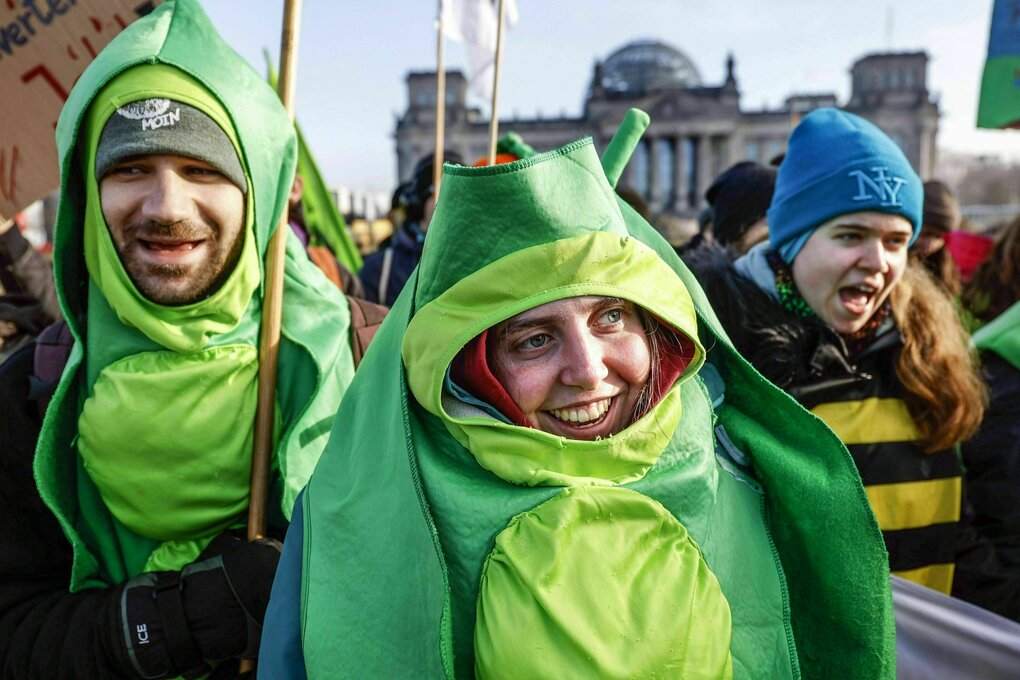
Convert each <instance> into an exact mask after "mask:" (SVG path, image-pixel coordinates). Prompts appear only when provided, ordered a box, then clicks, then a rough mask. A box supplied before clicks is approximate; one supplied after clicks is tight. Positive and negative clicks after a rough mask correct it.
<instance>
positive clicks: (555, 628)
mask: <svg viewBox="0 0 1020 680" xmlns="http://www.w3.org/2000/svg"><path fill="white" fill-rule="evenodd" d="M679 389H680V390H681V392H682V396H683V406H684V409H683V419H682V421H681V424H680V427H679V428H678V429H677V431H676V433H675V434H674V436H673V439H672V441H671V443H670V445H669V446H668V447H667V448H666V450H665V451H664V452H663V454H662V455H661V456H660V458H659V460H658V461H657V462H656V464H655V465H654V466H653V467H652V468H651V469H650V470H649V471H648V473H647V474H646V475H645V476H644V477H643V478H642V479H640V480H638V481H636V482H631V483H628V484H624V485H611V484H607V485H604V486H602V485H584V486H567V487H560V486H540V487H522V486H519V485H516V484H510V483H507V482H506V481H504V480H502V479H500V478H499V477H497V476H495V475H493V474H490V473H487V472H486V471H484V470H481V469H480V468H479V467H478V464H477V462H476V461H475V460H474V459H473V456H471V454H470V453H469V452H468V451H466V450H465V449H463V448H461V447H457V446H449V447H446V448H444V449H442V450H437V449H435V447H431V446H428V445H423V446H416V450H417V451H418V452H419V454H420V459H419V465H420V470H421V474H422V480H423V483H424V485H425V492H426V495H427V496H428V498H429V502H430V505H431V509H432V513H433V517H434V518H435V521H436V528H437V530H438V534H439V536H440V540H441V542H442V546H443V552H444V556H445V558H446V562H447V568H448V570H449V576H450V588H451V599H452V602H451V607H452V612H451V613H452V628H453V630H452V632H453V645H454V660H455V668H456V674H457V676H458V677H472V676H477V677H480V678H496V677H513V678H542V677H550V674H554V675H555V676H556V677H600V678H648V677H660V678H667V677H684V678H729V677H736V678H741V677H770V678H784V677H797V676H798V674H799V673H798V671H797V667H796V660H795V657H794V656H793V655H792V650H793V649H794V643H793V638H792V634H791V632H790V628H789V613H788V605H787V597H786V588H785V583H784V580H783V577H782V573H781V569H780V567H779V564H778V560H777V558H776V556H775V552H774V548H773V546H772V542H771V540H770V538H769V536H768V532H767V529H766V527H765V522H764V515H763V511H762V507H763V505H762V498H761V496H760V487H759V486H758V485H757V484H756V483H755V482H754V481H753V480H751V479H749V478H747V477H745V476H743V474H742V473H741V472H740V471H739V470H738V469H737V468H736V466H734V465H733V464H732V463H726V465H725V467H724V465H723V464H721V463H720V461H719V460H717V457H716V453H715V451H714V449H713V444H712V442H713V440H714V438H713V434H712V411H711V406H710V403H709V401H708V398H707V396H706V394H705V391H704V388H703V387H702V386H701V383H700V381H697V380H692V381H687V382H686V383H684V385H682V386H680V388H679ZM415 415H416V416H417V419H418V420H419V422H420V425H421V428H414V430H415V431H416V432H421V433H422V434H421V436H423V437H428V438H429V439H430V441H432V442H436V441H443V440H444V438H443V437H441V436H439V435H440V434H441V432H442V431H444V430H445V428H444V427H443V425H442V424H441V423H440V422H438V421H436V420H435V419H434V418H432V417H431V416H429V415H428V414H425V413H423V412H421V411H420V410H418V411H416V412H415ZM430 433H431V434H434V435H436V436H435V437H430V436H429V435H430ZM423 443H424V442H423ZM724 462H725V461H724ZM727 468H729V469H730V470H731V471H732V472H728V471H727ZM451 489H456V490H457V493H451V492H450V490H451Z"/></svg>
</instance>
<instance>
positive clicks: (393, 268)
mask: <svg viewBox="0 0 1020 680" xmlns="http://www.w3.org/2000/svg"><path fill="white" fill-rule="evenodd" d="M434 158H435V156H434V155H433V154H429V155H428V156H425V157H424V158H422V159H421V160H419V161H418V164H417V165H415V166H414V174H413V175H412V178H411V181H410V182H409V183H408V184H407V188H406V190H405V193H404V195H403V196H404V198H403V201H402V203H403V204H404V222H403V224H402V225H401V226H400V228H399V229H398V230H397V231H396V232H395V233H394V234H393V237H392V240H391V241H390V243H389V244H388V245H387V246H386V247H384V248H382V249H381V250H379V251H377V252H375V253H372V254H371V255H369V256H368V257H366V258H365V260H364V264H363V265H362V267H361V271H359V272H358V277H359V278H360V279H361V284H362V287H363V289H364V297H365V299H366V300H368V301H369V302H375V303H377V304H380V305H386V306H387V307H392V306H393V303H394V302H396V299H397V296H398V295H400V291H401V290H402V289H403V288H404V284H405V283H407V280H408V278H410V276H411V272H412V271H414V268H415V267H417V266H418V261H419V260H420V259H421V251H422V247H423V246H424V244H425V232H427V231H428V228H429V220H430V219H431V217H432V210H433V209H434V208H435V198H434V194H435V187H434V186H433V185H432V171H433V160H434ZM443 159H444V160H445V162H447V163H450V164H454V165H461V164H463V160H462V159H461V157H460V155H459V154H457V153H456V152H454V151H449V150H448V151H445V152H444V154H443Z"/></svg>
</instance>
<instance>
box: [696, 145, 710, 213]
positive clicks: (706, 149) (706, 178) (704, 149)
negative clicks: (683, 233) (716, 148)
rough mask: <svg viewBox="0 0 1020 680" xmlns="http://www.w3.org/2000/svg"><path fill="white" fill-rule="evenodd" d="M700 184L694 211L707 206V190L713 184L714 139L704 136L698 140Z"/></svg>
mask: <svg viewBox="0 0 1020 680" xmlns="http://www.w3.org/2000/svg"><path fill="white" fill-rule="evenodd" d="M697 154H698V164H697V165H698V169H697V172H698V184H697V190H696V191H695V200H694V209H695V210H700V209H701V208H702V206H704V205H705V190H706V189H708V187H709V185H710V184H711V183H712V138H711V137H710V136H708V135H702V136H701V137H699V138H698V149H697Z"/></svg>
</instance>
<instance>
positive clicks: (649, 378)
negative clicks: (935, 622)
mask: <svg viewBox="0 0 1020 680" xmlns="http://www.w3.org/2000/svg"><path fill="white" fill-rule="evenodd" d="M168 114H172V115H168ZM154 120H159V121H161V122H160V124H154V123H153V121H154ZM648 122H649V121H648V117H647V116H646V115H645V114H643V113H641V112H639V111H636V110H632V111H631V112H630V113H629V114H628V116H627V118H626V119H625V120H624V121H623V122H622V123H621V125H620V128H619V131H618V132H617V134H616V136H615V137H614V138H613V140H612V142H611V143H610V144H609V146H608V147H607V148H606V149H605V150H604V151H603V153H602V154H601V157H600V156H599V154H598V153H597V151H596V149H595V147H594V145H593V143H592V141H591V140H590V139H584V140H578V141H576V142H574V143H572V144H568V145H566V146H564V147H561V148H558V149H553V150H548V151H544V152H538V151H536V150H535V149H533V148H531V147H530V146H528V145H527V144H526V143H524V141H523V140H521V139H520V138H519V137H517V136H516V135H510V136H508V137H507V138H505V139H504V140H502V141H501V143H500V149H499V151H500V153H499V155H498V157H497V159H496V160H497V164H496V165H489V164H488V162H487V159H482V160H480V161H478V162H475V163H471V162H470V160H469V159H462V158H460V157H458V156H456V155H455V154H453V153H451V152H447V153H446V154H445V158H444V160H445V162H446V164H445V166H444V171H443V180H442V185H441V187H442V191H441V199H440V200H436V190H435V187H434V186H433V158H432V157H431V156H428V157H426V158H423V159H422V160H421V161H420V162H419V163H418V165H417V167H416V168H415V170H414V174H413V176H412V177H411V178H410V179H409V180H408V181H407V182H406V183H405V184H402V185H401V186H400V187H399V188H398V189H397V190H396V191H395V192H394V196H393V208H394V215H395V216H398V215H399V219H396V220H395V222H396V224H395V231H394V234H393V236H392V238H391V240H390V241H389V242H388V243H385V244H383V246H382V247H381V248H380V250H379V251H378V252H377V253H375V254H372V255H369V256H368V257H367V258H365V261H364V266H363V267H362V268H361V269H360V271H358V272H356V273H355V272H351V271H347V270H345V269H344V268H343V267H342V266H341V265H340V264H339V263H338V262H337V260H336V257H335V256H334V255H333V254H332V253H330V252H329V251H328V249H325V248H323V247H322V246H310V245H309V240H308V238H307V232H306V230H305V227H304V224H303V220H302V214H301V209H300V206H301V189H302V187H301V178H300V177H295V165H296V157H297V139H296V136H295V132H294V128H293V125H292V124H291V122H290V120H289V118H288V117H287V115H286V113H285V111H284V109H283V107H282V106H281V104H280V102H279V99H278V98H277V96H276V94H275V93H274V92H273V90H272V89H271V88H270V87H269V85H267V84H266V83H265V82H264V81H263V80H262V79H261V78H260V77H259V76H258V75H257V74H256V73H255V72H254V71H252V70H251V68H250V67H248V66H247V64H246V63H245V62H244V61H243V60H242V59H241V58H240V57H239V56H238V55H237V54H236V53H235V52H234V51H233V50H232V49H231V48H230V47H229V46H228V45H227V44H226V43H225V42H223V40H222V39H221V38H220V37H219V36H218V35H217V34H216V32H215V30H214V29H213V28H212V26H211V24H210V23H209V21H208V19H207V18H206V17H205V15H204V14H203V12H202V10H201V8H200V6H199V5H198V3H197V2H196V1H195V0H175V1H172V2H166V3H164V4H163V5H161V6H160V7H159V8H157V9H156V10H155V11H154V12H153V13H152V14H150V15H149V16H147V17H145V18H143V19H140V20H139V21H137V22H136V23H134V24H132V25H131V26H129V27H128V28H127V29H126V30H125V31H124V33H123V34H122V35H121V36H120V37H119V38H118V39H117V40H116V41H114V42H113V43H111V45H110V46H108V47H107V48H106V49H104V50H103V51H102V52H101V53H100V54H99V56H98V57H97V58H96V59H95V61H94V62H93V63H92V64H91V65H90V66H89V67H88V68H87V69H86V71H85V73H84V74H83V75H82V77H81V78H80V79H79V80H78V82H77V84H76V85H75V87H74V89H73V91H72V92H71V94H70V96H69V98H68V101H67V103H66V105H65V107H64V110H63V112H62V114H61V118H60V122H59V124H58V126H57V142H58V144H57V146H58V151H59V164H60V169H61V199H60V205H59V209H58V214H57V218H56V224H55V228H54V244H53V262H52V269H51V268H50V265H49V264H48V263H47V262H46V261H45V260H44V259H43V258H42V257H41V256H40V255H39V254H38V253H36V252H35V251H34V250H33V249H32V248H31V247H30V246H29V245H28V243H27V242H26V241H25V240H24V238H23V237H22V236H21V235H20V233H19V232H18V230H17V229H16V228H11V227H10V226H9V225H4V227H3V231H2V233H0V283H2V285H3V293H4V294H3V296H2V297H0V314H2V319H3V326H2V327H3V330H4V334H3V343H2V345H0V400H2V407H0V423H2V430H0V431H2V432H3V437H2V439H3V441H2V442H0V510H2V514H3V521H2V522H0V677H2V678H4V679H6V678H12V679H15V678H16V679H18V680H21V679H24V678H152V679H154V678H177V677H183V678H206V677H208V678H230V677H254V676H255V674H256V673H257V674H258V676H260V677H263V678H272V679H277V678H280V679H293V680H298V679H303V678H338V677H357V678H365V677H380V678H389V677H427V678H432V677H444V678H453V677H457V678H470V677H483V678H502V677H508V678H509V677H529V678H537V677H550V676H563V677H592V678H616V677H642V678H645V677H685V678H687V677H690V678H734V677H737V678H764V677H767V678H798V677H808V678H830V677H840V678H844V677H845V678H868V679H871V678H892V677H896V676H897V672H898V670H899V672H900V674H901V677H911V676H910V675H909V674H904V673H905V672H907V670H908V669H904V668H903V667H902V665H901V666H900V667H899V669H898V666H897V664H898V662H897V648H898V646H901V645H902V644H903V640H904V639H905V638H906V637H907V636H908V633H907V632H906V631H905V629H904V628H902V627H901V625H900V624H901V621H900V604H899V602H898V601H895V600H894V595H893V588H892V587H891V585H890V574H891V575H892V576H893V577H894V579H893V580H894V581H897V579H903V580H905V581H908V582H912V583H913V584H916V585H917V586H923V587H924V588H926V589H927V591H926V592H931V593H932V597H933V598H936V599H937V598H942V601H945V602H956V601H961V600H962V601H965V602H967V603H970V605H976V607H980V608H981V610H984V611H983V612H982V614H981V615H982V616H988V617H991V619H990V620H992V621H993V622H994V621H999V622H1001V624H996V625H1001V626H1003V627H1006V626H1012V625H1014V624H1013V623H1012V622H1010V621H1009V620H1010V619H1012V620H1013V621H1020V219H1018V220H1016V221H1013V222H1012V223H1010V224H1007V225H1003V226H1002V227H1000V228H998V229H997V231H996V232H995V234H994V244H993V246H992V248H991V250H990V253H989V254H988V256H987V258H986V260H985V261H984V262H983V263H981V264H980V265H979V266H977V268H976V269H975V270H974V271H973V272H970V271H968V272H967V273H966V275H964V274H961V272H960V270H959V268H958V267H957V266H956V264H955V263H954V259H953V257H952V255H951V254H950V252H949V249H948V248H947V247H946V235H947V234H949V233H953V232H954V231H955V230H956V229H957V228H958V227H959V222H960V208H959V205H958V204H957V202H956V199H955V198H954V197H953V195H952V192H951V190H950V189H949V187H948V186H946V185H945V184H943V183H941V182H937V181H931V182H927V183H922V180H921V178H920V177H919V176H918V174H917V172H916V171H915V170H914V169H913V168H912V167H911V165H910V163H909V162H908V161H907V159H906V158H905V157H904V155H903V153H902V152H901V151H900V149H899V147H898V146H897V145H896V144H895V143H894V142H893V141H892V140H891V139H890V138H889V137H888V136H886V135H885V133H883V132H882V131H881V130H880V129H879V128H878V127H876V126H875V125H873V124H871V123H869V122H868V121H866V120H864V119H862V118H860V117H858V116H856V115H853V114H851V113H847V112H844V111H840V110H836V109H830V108H821V109H817V110H814V111H812V112H810V113H808V114H806V115H805V116H804V117H803V119H802V120H800V122H799V124H798V125H797V126H796V127H795V129H794V130H793V131H792V133H791V135H790V138H789V141H788V146H787V151H786V153H785V154H784V156H783V157H781V158H777V159H775V160H774V161H773V163H772V164H770V165H768V166H765V165H761V164H757V163H751V162H742V163H738V164H737V165H735V166H733V167H732V168H730V169H728V170H727V171H725V172H724V173H722V174H721V175H720V176H719V177H718V178H717V179H716V181H715V182H714V183H713V184H712V185H711V187H710V188H709V189H708V191H707V193H706V197H705V198H706V200H707V202H708V204H709V206H710V207H709V208H708V209H707V210H706V212H705V213H704V215H703V216H702V219H701V228H700V230H699V233H698V234H697V236H696V237H695V238H694V239H693V240H692V241H691V242H690V243H687V244H685V245H683V246H682V247H679V248H674V247H673V246H671V245H670V244H669V243H667V242H666V241H665V240H664V239H663V237H662V236H661V235H660V233H659V232H658V231H657V230H656V229H655V228H654V227H653V226H652V224H651V223H650V221H649V215H648V214H647V212H646V210H645V209H644V206H641V205H640V197H639V196H636V195H635V194H634V193H633V192H628V191H627V190H626V188H625V187H621V186H618V180H619V179H620V177H621V174H622V171H623V168H624V167H625V166H626V164H627V162H628V160H629V158H630V156H631V154H632V152H633V151H634V149H635V148H636V145H637V144H638V141H639V139H640V137H641V134H642V132H643V130H644V129H645V127H646V126H647V125H648ZM285 215H287V216H288V221H289V223H290V226H291V229H289V230H287V232H286V234H285V238H286V258H285V267H284V272H285V274H284V289H283V299H284V311H283V321H282V329H281V338H280V348H279V359H278V362H279V380H278V384H277V387H276V395H275V413H274V422H275V426H274V428H273V429H274V438H273V444H272V454H271V458H272V460H271V466H270V472H271V476H270V484H269V488H270V494H269V495H270V499H269V503H268V507H267V515H268V521H267V527H266V530H265V532H264V534H265V535H264V537H262V538H259V539H258V540H255V541H251V542H249V541H248V540H247V539H246V535H245V526H246V522H247V510H248V507H249V499H250V484H251V476H252V471H251V450H252V445H253V438H254V436H255V434H254V429H255V425H254V424H255V412H256V404H257V383H258V373H259V359H258V355H259V351H258V350H259V337H260V330H261V308H262V305H263V303H264V300H265V296H266V289H267V285H268V284H267V281H266V272H265V270H266V267H265V264H264V263H265V257H266V251H267V247H268V244H269V240H270V237H271V235H272V233H273V231H274V229H275V228H276V226H277V225H278V224H280V223H281V218H283V217H284V216H285ZM386 308H388V311H387V309H386ZM366 350H367V351H366ZM897 582H898V581H897ZM970 605H965V606H970ZM976 607H974V609H975V610H976ZM998 617H1001V618H998ZM983 620H984V619H983ZM909 635H913V633H912V632H911V633H909ZM915 642H916V640H915ZM932 647H934V645H932ZM922 648H923V645H922ZM902 658H903V657H901V661H900V662H901V664H902ZM256 659H257V662H256ZM986 662H987V660H983V659H973V660H966V664H970V665H972V666H973V667H975V668H986V669H987V668H988V667H989V666H988V663H986ZM255 664H257V667H256V665H255ZM1014 670H1015V667H1014ZM986 673H988V674H986V675H983V676H982V677H999V676H996V675H994V672H993V671H988V670H986ZM1002 677H1006V676H1002Z"/></svg>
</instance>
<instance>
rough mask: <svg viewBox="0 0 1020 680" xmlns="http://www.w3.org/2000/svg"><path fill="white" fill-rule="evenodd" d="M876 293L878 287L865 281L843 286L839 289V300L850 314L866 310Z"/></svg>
mask: <svg viewBox="0 0 1020 680" xmlns="http://www.w3.org/2000/svg"><path fill="white" fill-rule="evenodd" d="M877 294H878V288H876V287H874V286H871V285H868V284H866V283H862V284H857V285H854V286H844V287H843V288H840V289H839V299H840V302H842V303H843V306H844V307H845V308H846V309H847V311H849V312H850V313H852V314H864V313H865V312H867V311H868V309H869V308H870V307H871V303H872V301H873V300H874V299H875V296H876V295H877Z"/></svg>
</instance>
